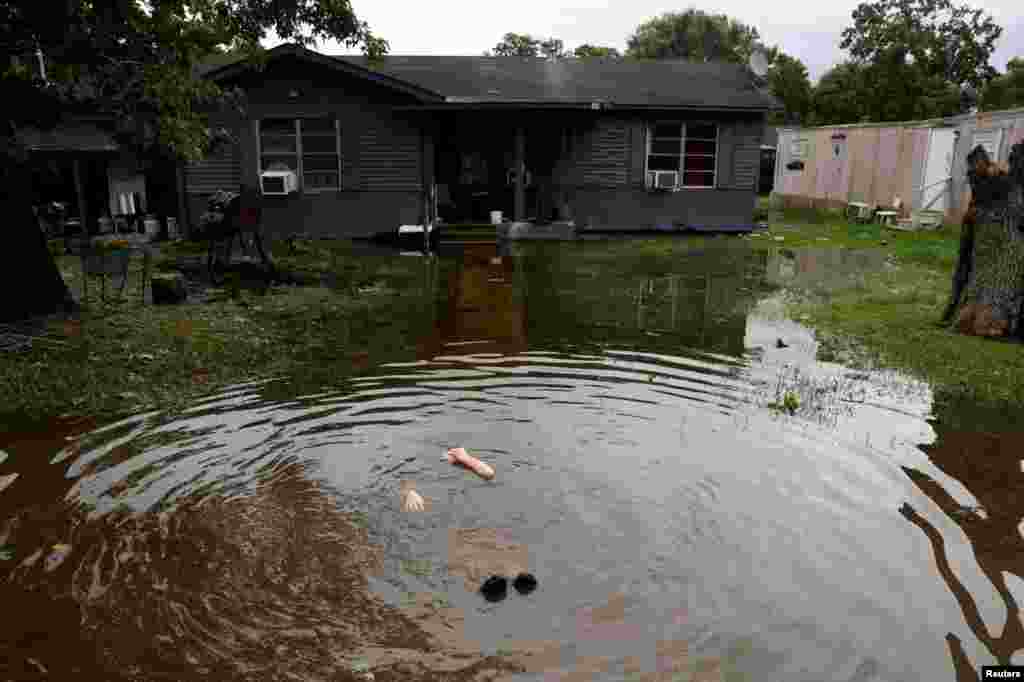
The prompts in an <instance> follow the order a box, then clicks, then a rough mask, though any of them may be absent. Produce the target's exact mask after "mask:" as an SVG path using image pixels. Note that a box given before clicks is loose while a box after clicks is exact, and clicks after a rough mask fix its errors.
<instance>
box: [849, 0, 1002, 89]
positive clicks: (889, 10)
mask: <svg viewBox="0 0 1024 682" xmlns="http://www.w3.org/2000/svg"><path fill="white" fill-rule="evenodd" d="M852 18H853V24H852V25H851V26H848V27H847V28H846V29H844V30H843V33H842V42H841V43H840V47H841V48H843V49H844V50H849V52H850V55H851V56H852V58H853V60H854V61H856V62H858V63H862V64H881V63H898V62H901V61H902V62H904V63H912V64H915V65H916V66H917V67H918V69H917V70H918V71H919V73H920V76H921V77H924V78H941V79H944V80H946V81H948V82H949V83H952V84H954V85H956V86H962V85H970V86H972V87H974V88H977V89H981V88H982V87H983V86H984V85H985V83H986V82H988V81H989V80H990V79H991V78H992V77H994V76H995V70H994V69H993V68H992V67H991V65H990V64H989V58H990V57H991V56H992V50H993V49H994V47H995V42H996V40H998V39H999V36H1000V35H1002V32H1003V29H1002V28H1001V27H999V26H997V25H996V23H995V22H994V21H993V20H992V17H991V16H989V15H988V14H986V13H985V12H984V11H982V10H980V9H972V8H971V7H969V6H967V5H955V4H953V2H952V1H951V0H873V2H865V3H861V4H860V5H858V6H857V8H856V9H855V10H854V11H853V15H852Z"/></svg>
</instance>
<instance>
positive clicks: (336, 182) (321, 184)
mask: <svg viewBox="0 0 1024 682" xmlns="http://www.w3.org/2000/svg"><path fill="white" fill-rule="evenodd" d="M259 133H260V135H259V137H260V172H263V171H268V170H290V171H292V172H294V173H295V175H296V176H297V177H299V178H300V182H301V185H302V188H303V189H304V190H306V191H312V192H315V191H318V190H336V189H340V188H341V136H340V134H339V129H338V122H337V121H336V120H334V119H332V118H300V119H295V118H265V119H262V120H261V121H260V124H259Z"/></svg>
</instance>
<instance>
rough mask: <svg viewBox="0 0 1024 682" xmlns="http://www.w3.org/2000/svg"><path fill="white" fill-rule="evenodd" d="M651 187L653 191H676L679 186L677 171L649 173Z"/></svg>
mask: <svg viewBox="0 0 1024 682" xmlns="http://www.w3.org/2000/svg"><path fill="white" fill-rule="evenodd" d="M650 177H651V187H653V188H655V189H676V188H677V187H678V186H679V171H651V172H650Z"/></svg>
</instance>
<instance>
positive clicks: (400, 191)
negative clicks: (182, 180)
mask: <svg viewBox="0 0 1024 682" xmlns="http://www.w3.org/2000/svg"><path fill="white" fill-rule="evenodd" d="M238 84H239V85H240V86H241V87H242V88H243V89H244V90H245V91H246V96H247V113H248V116H247V118H246V119H245V120H237V119H236V120H235V121H234V122H233V124H231V125H232V127H233V128H234V129H235V131H236V132H237V133H238V137H239V144H238V146H237V148H236V150H235V157H234V158H233V159H230V160H228V159H208V160H205V161H203V162H201V163H200V164H192V165H190V166H187V167H186V169H185V170H186V193H187V194H188V195H189V198H190V216H189V218H190V222H191V223H193V224H194V223H195V222H197V220H198V217H199V215H200V214H201V212H202V211H203V210H205V202H206V198H207V197H208V196H209V194H210V193H211V192H212V191H214V190H215V189H218V188H220V187H221V186H222V183H233V184H231V187H232V188H234V187H238V185H239V183H240V182H241V183H244V184H246V185H257V184H258V168H259V159H258V157H257V153H258V125H257V121H259V120H260V119H263V118H272V117H273V118H277V117H280V118H304V117H320V116H329V117H333V118H336V119H337V120H338V122H339V128H340V135H341V137H340V146H341V179H340V189H337V190H326V191H324V190H322V191H316V192H313V191H307V190H304V189H300V191H299V192H297V193H295V194H292V195H290V196H287V197H264V198H263V203H264V209H263V229H264V231H265V233H266V234H268V235H270V236H286V235H288V234H295V233H304V234H310V235H316V236H339V237H354V236H370V235H373V234H375V233H379V232H391V231H394V230H395V229H397V228H398V226H399V225H402V224H409V223H418V222H420V221H421V220H422V217H423V216H422V213H423V210H424V202H423V188H424V186H425V185H424V168H425V160H424V156H425V153H426V152H427V150H426V149H425V148H424V145H423V133H422V131H421V129H420V126H419V124H418V123H417V121H416V120H415V119H414V118H413V115H412V114H410V113H406V112H399V111H395V110H394V107H395V106H399V105H407V104H412V103H414V102H415V100H414V99H413V98H412V97H410V96H406V95H402V94H398V93H393V92H391V91H390V90H386V89H383V88H380V87H377V86H374V85H373V84H368V83H365V82H363V81H361V80H360V79H358V78H355V77H350V76H347V75H344V74H339V73H337V72H335V71H332V70H328V69H326V68H323V67H319V66H310V65H308V64H300V63H298V62H297V61H294V60H289V59H282V60H280V61H279V62H272V63H271V64H269V65H268V66H267V68H266V70H265V71H263V72H262V73H259V74H254V75H250V76H245V77H243V78H242V79H240V80H239V82H238ZM292 91H294V92H295V95H294V96H293V95H292ZM430 163H432V160H431V161H430ZM301 184H302V183H301V180H300V185H301Z"/></svg>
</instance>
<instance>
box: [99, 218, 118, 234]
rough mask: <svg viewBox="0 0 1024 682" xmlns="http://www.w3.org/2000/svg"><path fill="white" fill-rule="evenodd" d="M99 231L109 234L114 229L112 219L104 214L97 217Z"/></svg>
mask: <svg viewBox="0 0 1024 682" xmlns="http://www.w3.org/2000/svg"><path fill="white" fill-rule="evenodd" d="M98 223H99V231H100V234H109V233H111V232H113V231H114V221H113V220H111V219H110V218H107V217H106V216H103V217H101V218H100V219H99V221H98Z"/></svg>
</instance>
